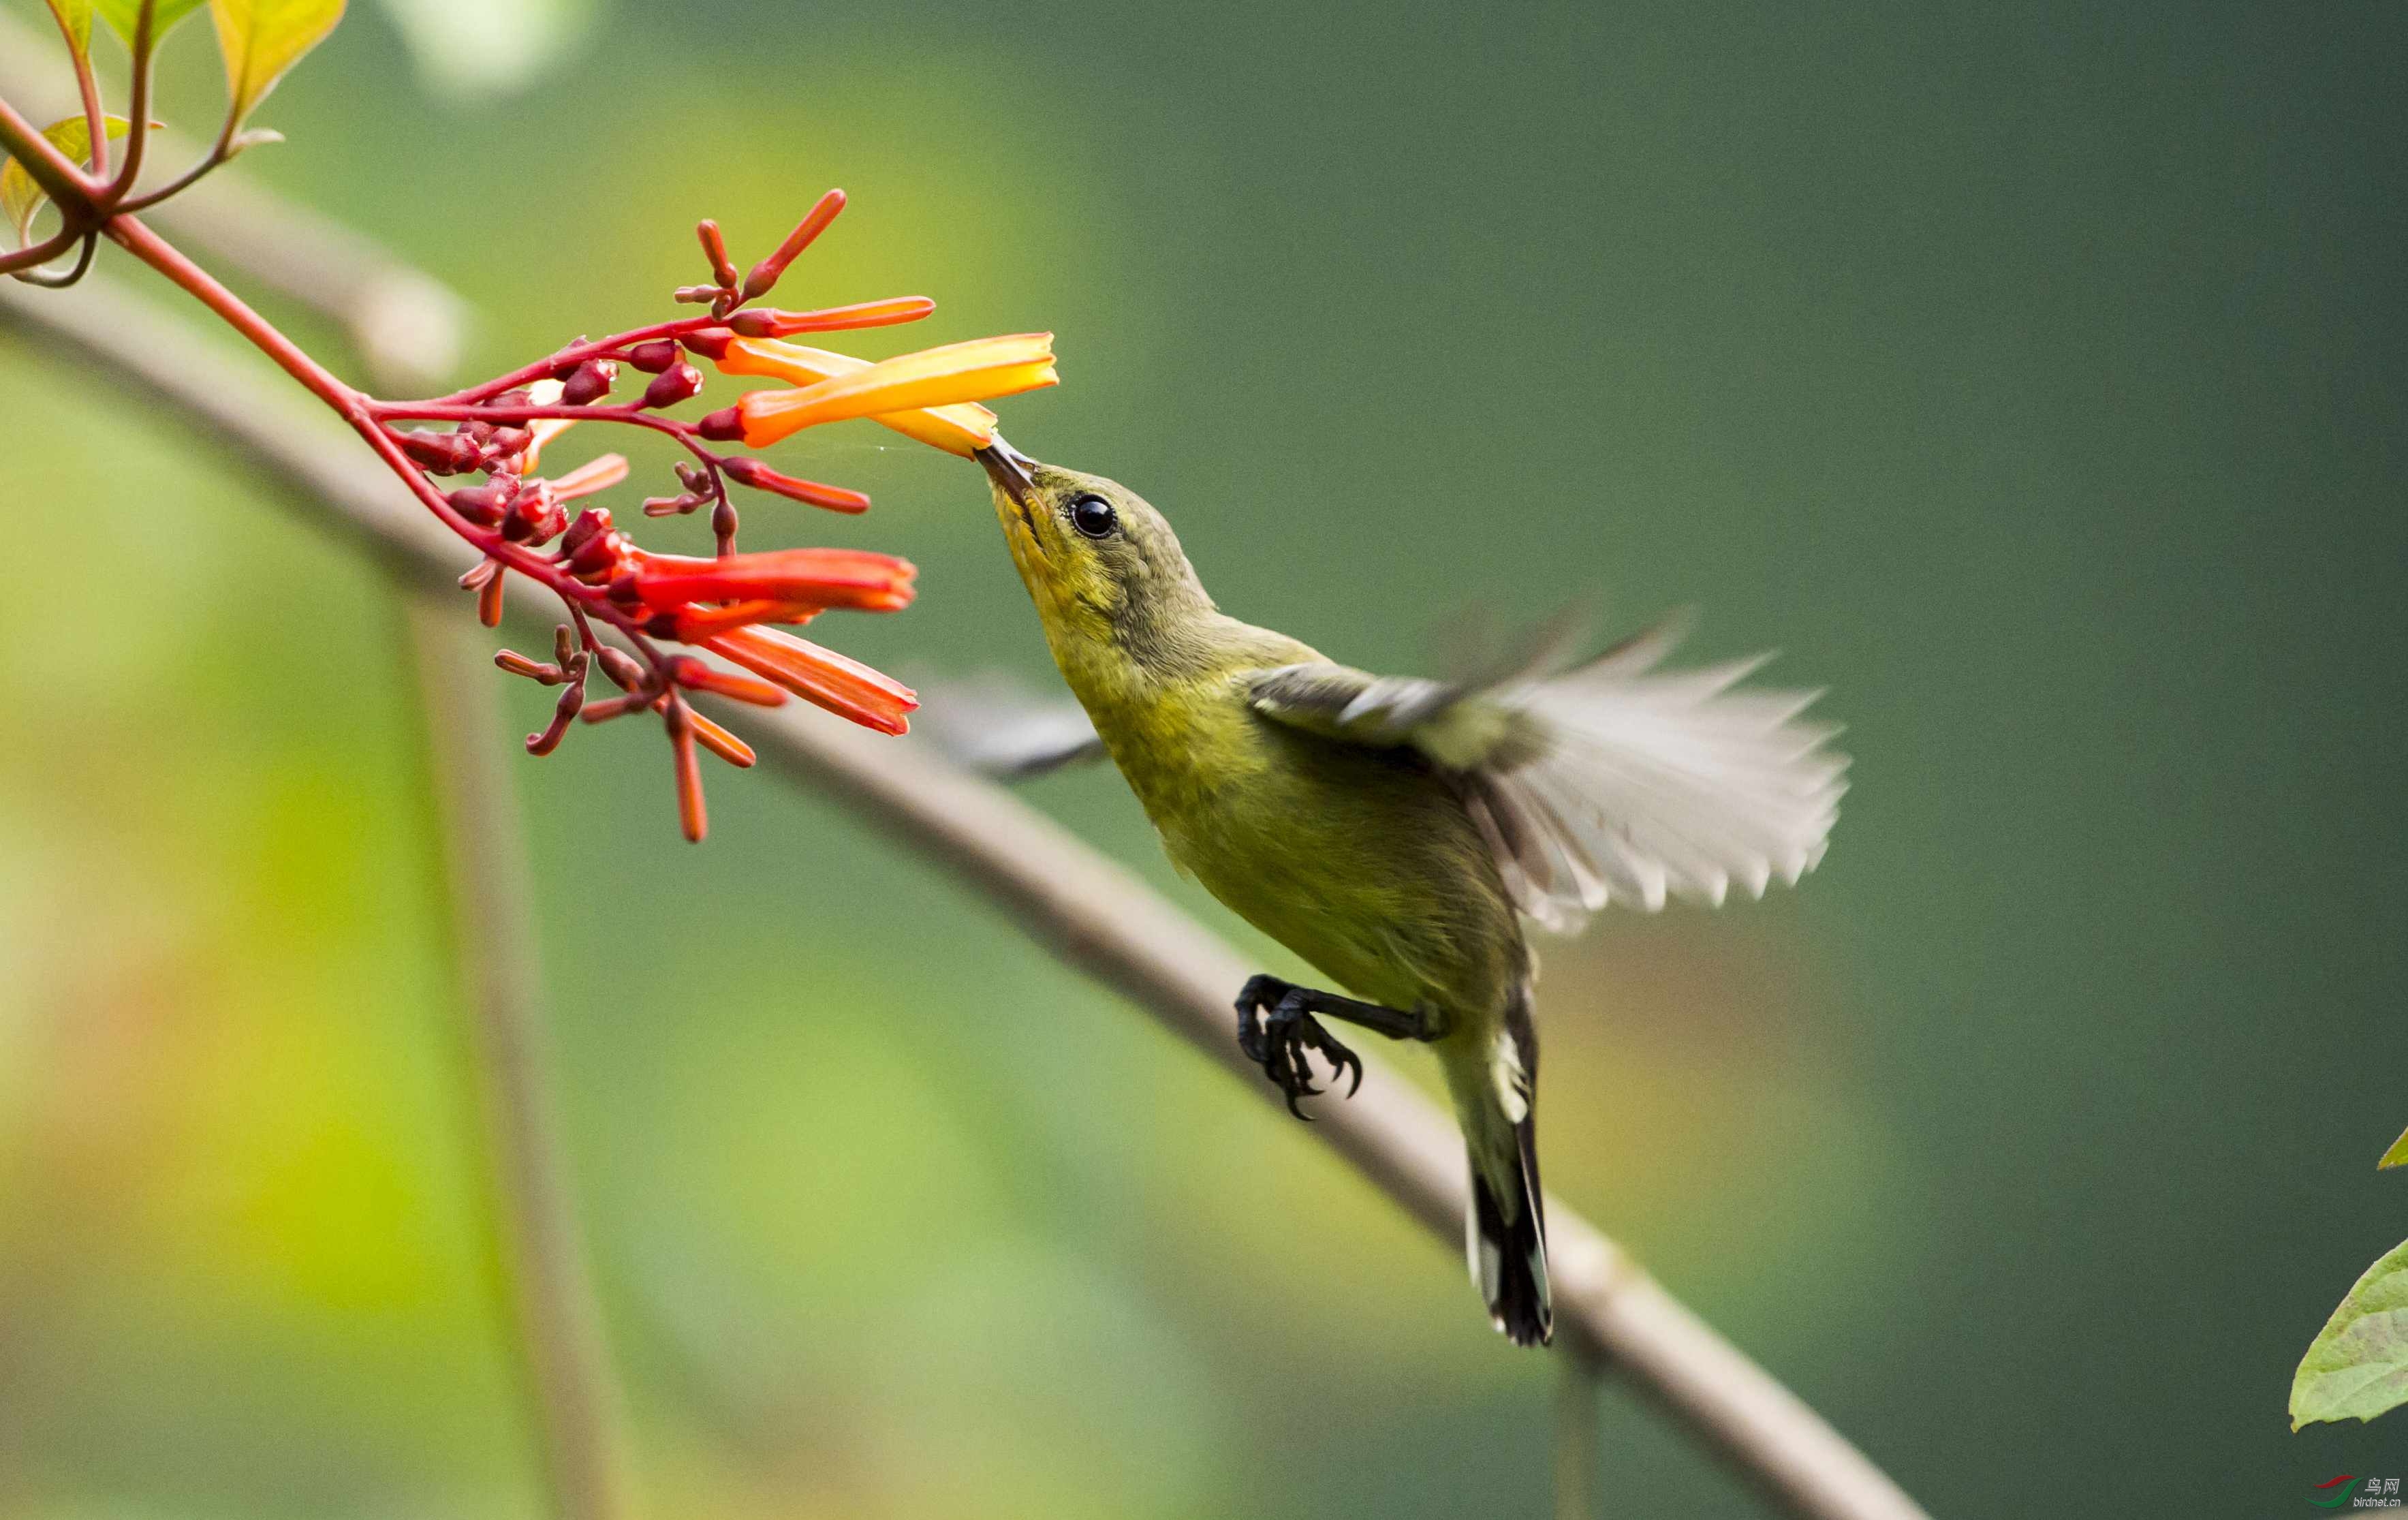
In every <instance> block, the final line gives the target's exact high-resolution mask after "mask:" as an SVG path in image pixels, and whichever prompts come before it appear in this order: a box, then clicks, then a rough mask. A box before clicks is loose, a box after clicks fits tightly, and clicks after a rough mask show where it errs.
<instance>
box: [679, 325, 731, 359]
mask: <svg viewBox="0 0 2408 1520" xmlns="http://www.w3.org/2000/svg"><path fill="white" fill-rule="evenodd" d="M735 337H736V335H735V334H734V333H732V332H730V331H728V330H727V329H726V328H724V327H705V328H703V329H702V330H701V331H699V332H693V333H688V334H686V335H685V336H684V337H681V338H679V339H678V341H679V342H681V343H682V344H684V345H685V348H686V351H687V352H688V353H697V354H700V355H701V356H702V357H704V358H706V359H711V360H718V359H724V358H726V357H727V345H728V344H729V343H730V342H731V341H733V340H734V338H735Z"/></svg>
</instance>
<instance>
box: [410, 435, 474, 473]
mask: <svg viewBox="0 0 2408 1520" xmlns="http://www.w3.org/2000/svg"><path fill="white" fill-rule="evenodd" d="M394 441H396V442H398V443H399V444H400V445H401V452H403V453H406V454H408V455H409V458H410V461H411V463H413V464H415V465H417V466H419V467H420V468H422V469H423V470H425V471H426V472H427V473H428V474H430V475H458V474H461V473H462V472H464V471H466V470H472V469H475V468H476V467H477V440H476V439H474V438H472V437H467V436H466V435H465V434H461V433H425V432H417V431H412V432H408V433H396V434H394Z"/></svg>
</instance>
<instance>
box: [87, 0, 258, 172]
mask: <svg viewBox="0 0 2408 1520" xmlns="http://www.w3.org/2000/svg"><path fill="white" fill-rule="evenodd" d="M157 10H158V6H157V3H156V0H142V8H141V9H140V10H138V11H136V13H135V17H134V63H133V75H134V83H133V86H132V88H131V90H130V92H129V93H128V95H127V98H126V102H125V162H124V163H123V164H122V165H120V166H119V167H118V170H117V178H116V179H112V180H109V181H108V189H107V190H106V191H104V192H103V193H102V197H101V198H102V202H103V204H104V205H107V206H114V205H116V204H117V203H118V202H120V201H122V200H123V199H124V198H125V197H126V196H127V195H129V194H133V191H134V181H135V180H136V179H140V178H142V155H143V151H144V150H145V149H146V148H148V147H149V146H150V61H151V54H152V53H153V52H154V51H155V50H156V44H157V42H158V40H159V38H158V34H157V31H156V27H157V24H158V23H157V20H156V12H157ZM228 109H229V110H231V109H232V107H231V105H229V107H228ZM103 136H107V134H103ZM93 162H94V164H95V165H96V164H97V163H98V162H99V161H98V160H97V159H95V160H93Z"/></svg>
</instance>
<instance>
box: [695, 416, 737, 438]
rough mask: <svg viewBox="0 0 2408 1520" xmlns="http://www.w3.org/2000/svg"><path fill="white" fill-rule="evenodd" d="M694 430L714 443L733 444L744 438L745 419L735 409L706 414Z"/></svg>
mask: <svg viewBox="0 0 2408 1520" xmlns="http://www.w3.org/2000/svg"><path fill="white" fill-rule="evenodd" d="M694 430H695V432H696V433H699V434H701V435H702V436H703V437H706V438H709V439H710V441H711V442H713V443H732V442H734V441H735V440H736V439H738V438H740V437H743V436H744V417H743V414H742V413H741V412H738V410H737V409H735V408H734V407H722V408H720V409H718V410H717V411H714V412H709V413H706V414H705V415H704V417H703V419H702V421H700V422H698V423H695V424H694Z"/></svg>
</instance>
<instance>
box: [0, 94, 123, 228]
mask: <svg viewBox="0 0 2408 1520" xmlns="http://www.w3.org/2000/svg"><path fill="white" fill-rule="evenodd" d="M101 130H102V131H104V132H106V133H108V135H109V136H112V137H122V136H125V118H123V117H122V116H111V117H108V118H107V119H106V122H105V124H104V125H103V126H102V128H101ZM42 136H45V137H48V138H50V146H51V147H53V148H55V149H57V150H58V151H60V152H62V153H65V154H66V155H67V157H69V158H71V159H74V160H75V161H76V162H77V163H79V164H86V163H89V162H91V159H92V131H91V129H90V128H88V127H87V126H85V125H84V120H83V118H82V117H80V116H70V117H68V118H67V119H66V120H65V121H64V122H51V123H50V125H49V126H46V127H44V128H42ZM49 199H50V192H49V191H47V190H44V189H43V188H42V185H41V181H40V180H38V179H35V178H34V177H33V176H32V175H31V174H29V173H27V172H26V171H25V165H22V164H20V163H18V162H17V161H16V160H15V159H13V158H10V157H8V156H7V154H5V153H0V216H5V217H7V219H8V224H9V225H10V226H12V227H15V228H16V229H17V240H18V241H19V242H21V243H22V242H23V241H24V240H25V237H26V234H28V233H29V232H31V231H32V230H33V226H34V213H35V212H36V211H38V210H40V209H41V208H42V206H43V203H44V202H46V201H48V200H49Z"/></svg>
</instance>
